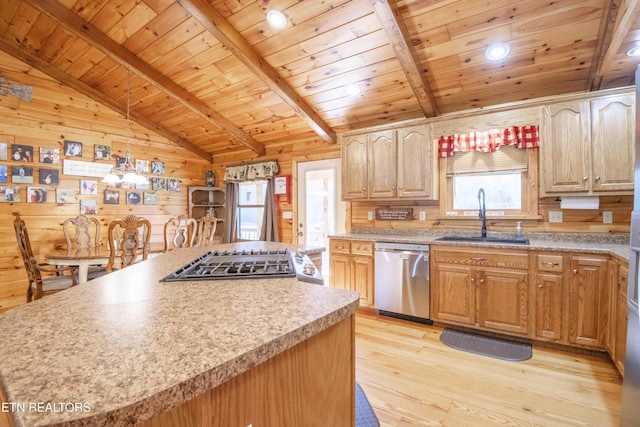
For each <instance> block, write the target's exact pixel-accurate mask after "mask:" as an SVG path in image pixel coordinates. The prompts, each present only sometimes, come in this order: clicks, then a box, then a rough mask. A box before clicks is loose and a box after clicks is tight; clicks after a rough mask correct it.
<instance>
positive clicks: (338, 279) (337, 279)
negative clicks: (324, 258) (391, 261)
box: [329, 239, 374, 307]
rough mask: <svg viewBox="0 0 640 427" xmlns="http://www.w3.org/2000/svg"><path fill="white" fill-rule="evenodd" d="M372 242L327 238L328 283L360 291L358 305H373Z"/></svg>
mask: <svg viewBox="0 0 640 427" xmlns="http://www.w3.org/2000/svg"><path fill="white" fill-rule="evenodd" d="M373 247H374V244H373V242H369V241H359V240H353V241H351V240H345V239H330V240H329V271H330V275H329V285H330V286H331V287H333V288H339V289H347V290H350V291H355V292H358V293H360V306H361V307H373V304H374V295H373V286H374V268H373V266H374V261H373Z"/></svg>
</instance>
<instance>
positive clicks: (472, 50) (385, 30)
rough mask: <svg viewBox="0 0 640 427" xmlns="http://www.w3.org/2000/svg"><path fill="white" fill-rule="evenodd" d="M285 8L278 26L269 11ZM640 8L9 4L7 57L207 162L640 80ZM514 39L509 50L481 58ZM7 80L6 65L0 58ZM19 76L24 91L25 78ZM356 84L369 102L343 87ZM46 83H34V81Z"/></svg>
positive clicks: (4, 35)
mask: <svg viewBox="0 0 640 427" xmlns="http://www.w3.org/2000/svg"><path fill="white" fill-rule="evenodd" d="M271 9H277V10H280V11H282V12H284V13H285V15H286V16H287V18H288V23H287V26H286V27H285V28H284V29H281V30H275V29H272V28H270V27H269V26H268V25H267V23H266V22H265V15H266V13H267V12H268V11H269V10H271ZM639 9H640V2H639V1H637V0H556V1H553V2H550V1H547V0H544V1H543V0H520V1H518V0H496V1H486V0H177V1H174V0H0V50H3V51H4V52H6V53H8V54H10V55H12V56H14V57H16V58H18V59H20V60H22V61H24V62H25V63H27V64H29V65H30V66H32V67H33V68H36V69H38V70H40V71H42V72H44V73H46V74H48V75H50V76H51V77H53V78H54V79H56V80H58V81H60V82H62V83H63V84H65V85H68V86H70V87H72V88H74V89H76V90H78V91H80V92H82V93H84V94H86V95H88V96H90V97H92V98H94V99H96V100H97V101H98V102H100V103H102V104H104V105H106V106H108V107H110V108H112V109H114V110H115V111H119V112H121V113H123V114H125V113H126V101H127V93H126V92H127V76H128V74H129V70H130V71H131V78H130V87H131V117H132V119H133V120H135V121H137V122H138V123H139V124H141V125H143V126H145V127H147V128H149V129H152V130H154V131H155V132H157V133H159V134H161V135H163V136H165V137H167V138H169V139H170V140H172V141H174V142H175V143H176V144H179V145H181V146H183V147H186V148H187V149H189V150H191V151H193V152H194V153H196V154H198V155H199V156H201V157H204V158H207V159H211V158H212V156H213V158H215V156H216V155H219V154H223V153H224V154H227V153H230V152H233V151H243V152H246V155H247V158H251V157H257V156H260V155H262V154H264V153H265V149H266V147H268V146H269V145H270V144H279V143H282V142H283V141H291V140H300V141H318V142H319V143H328V144H332V143H335V142H336V134H337V133H339V132H342V131H346V130H351V129H356V128H362V127H368V126H373V125H378V124H385V123H390V122H395V121H400V120H405V119H411V118H417V117H433V116H438V115H442V114H446V113H451V112H456V111H462V110H468V109H474V108H480V107H486V106H490V105H496V104H503V103H510V102H517V101H520V100H525V99H531V98H537V97H542V96H550V95H558V94H563V93H571V92H584V91H591V90H598V89H605V88H613V87H622V86H627V85H631V84H634V79H633V74H634V72H635V69H636V67H637V65H638V63H639V62H640V60H638V58H630V57H628V56H626V54H625V52H626V51H627V50H628V49H629V48H630V47H633V46H635V44H636V43H640V19H639V17H638V11H639ZM498 41H500V42H508V43H510V45H511V53H510V55H509V56H508V57H507V58H506V59H504V60H501V61H496V62H491V61H489V60H487V59H486V58H485V54H484V52H485V49H486V47H487V46H488V45H489V44H491V43H494V42H498ZM0 75H2V64H0ZM14 83H20V82H14ZM349 84H357V85H358V86H359V88H360V90H361V92H360V93H359V94H355V95H349V94H347V93H346V91H345V88H346V86H347V85H349ZM34 90H37V88H34Z"/></svg>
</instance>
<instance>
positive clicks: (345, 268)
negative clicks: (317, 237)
mask: <svg viewBox="0 0 640 427" xmlns="http://www.w3.org/2000/svg"><path fill="white" fill-rule="evenodd" d="M349 263H350V257H349V255H342V254H336V253H332V254H331V258H330V260H329V269H330V270H329V271H331V275H330V276H329V277H330V279H329V283H330V286H331V287H332V288H338V289H347V290H349V289H350V286H351V285H350V284H351V270H350V269H349Z"/></svg>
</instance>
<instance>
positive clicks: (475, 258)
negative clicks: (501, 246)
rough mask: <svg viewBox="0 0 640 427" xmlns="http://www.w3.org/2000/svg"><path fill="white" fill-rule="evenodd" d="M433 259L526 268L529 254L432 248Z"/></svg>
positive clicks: (450, 262)
mask: <svg viewBox="0 0 640 427" xmlns="http://www.w3.org/2000/svg"><path fill="white" fill-rule="evenodd" d="M432 253H433V259H434V261H435V262H437V263H445V264H460V265H469V266H482V267H505V268H516V269H522V270H526V269H528V268H529V255H528V254H527V253H526V252H519V251H502V250H491V249H487V248H477V249H475V248H474V249H441V248H434V250H433V251H432Z"/></svg>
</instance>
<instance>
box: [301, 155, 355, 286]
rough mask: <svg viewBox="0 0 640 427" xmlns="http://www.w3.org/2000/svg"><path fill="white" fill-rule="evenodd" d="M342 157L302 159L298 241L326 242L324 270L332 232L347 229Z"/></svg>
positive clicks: (309, 243) (303, 243)
mask: <svg viewBox="0 0 640 427" xmlns="http://www.w3.org/2000/svg"><path fill="white" fill-rule="evenodd" d="M340 170H341V169H340V159H328V160H317V161H312V162H299V163H298V224H297V231H296V232H297V234H298V243H299V244H301V245H313V246H323V247H325V248H326V250H325V251H324V253H323V260H322V266H323V270H325V271H323V274H325V272H327V270H328V267H329V259H328V256H329V253H328V251H329V240H328V238H327V236H328V235H330V234H336V233H344V232H345V225H346V222H345V215H346V210H347V209H346V205H345V202H343V201H342V200H341V199H340V188H341V187H340Z"/></svg>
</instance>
